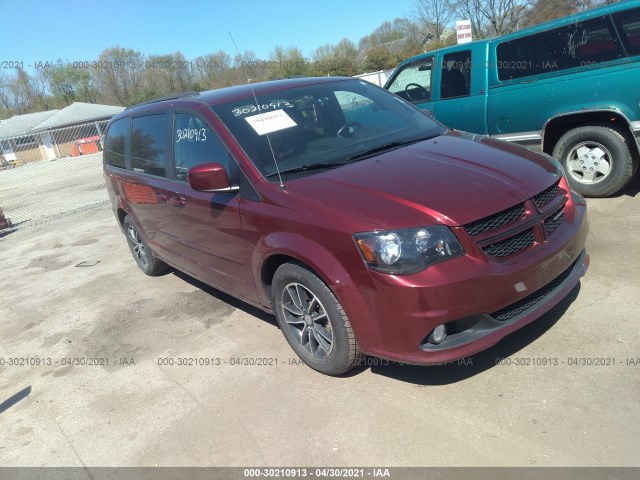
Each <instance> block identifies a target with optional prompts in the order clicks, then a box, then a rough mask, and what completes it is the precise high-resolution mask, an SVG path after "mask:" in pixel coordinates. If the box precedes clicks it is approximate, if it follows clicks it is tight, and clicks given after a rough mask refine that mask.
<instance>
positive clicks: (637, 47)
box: [613, 8, 640, 55]
mask: <svg viewBox="0 0 640 480" xmlns="http://www.w3.org/2000/svg"><path fill="white" fill-rule="evenodd" d="M613 19H614V21H615V22H616V27H617V28H618V32H620V35H621V36H622V41H623V42H624V47H625V48H626V49H627V52H628V53H629V55H640V8H636V9H634V10H629V11H628V12H620V13H617V14H616V15H615V16H614V17H613Z"/></svg>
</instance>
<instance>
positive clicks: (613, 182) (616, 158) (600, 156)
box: [553, 126, 634, 197]
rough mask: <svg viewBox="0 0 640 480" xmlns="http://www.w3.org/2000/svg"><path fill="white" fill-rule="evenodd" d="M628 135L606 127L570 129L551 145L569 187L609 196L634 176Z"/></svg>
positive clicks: (578, 190) (589, 194) (583, 191)
mask: <svg viewBox="0 0 640 480" xmlns="http://www.w3.org/2000/svg"><path fill="white" fill-rule="evenodd" d="M628 142H629V141H628V139H627V138H626V137H625V136H624V135H623V134H622V133H620V132H619V131H617V130H614V129H613V128H609V127H602V126H588V127H579V128H574V129H573V130H569V131H568V132H567V133H565V134H564V135H563V136H562V137H560V140H558V143H557V144H556V146H555V147H554V149H553V156H554V157H556V158H557V159H558V160H559V161H560V163H562V166H563V167H564V169H565V172H566V173H567V180H568V181H569V185H570V186H571V188H572V189H574V190H576V191H577V192H579V193H581V194H582V195H584V196H585V197H608V196H610V195H613V194H614V193H616V192H618V191H620V190H621V189H622V188H624V187H625V185H627V183H629V181H630V180H631V178H632V177H633V171H634V161H633V158H632V156H631V150H630V148H629V143H628Z"/></svg>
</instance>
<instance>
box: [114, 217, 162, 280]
mask: <svg viewBox="0 0 640 480" xmlns="http://www.w3.org/2000/svg"><path fill="white" fill-rule="evenodd" d="M122 223H123V226H124V234H125V236H126V237H127V244H128V245H129V250H131V255H133V258H134V260H135V261H136V263H137V264H138V267H140V270H142V271H143V272H144V273H146V274H147V275H149V276H151V277H155V276H158V275H162V274H163V273H166V272H167V271H168V270H169V266H168V265H167V264H166V263H164V262H163V261H162V260H158V259H157V258H156V256H155V254H154V253H153V251H152V250H151V249H150V248H149V245H147V242H146V241H145V240H144V237H143V236H142V234H141V233H140V230H139V229H138V227H137V226H136V225H135V224H134V223H133V222H132V221H131V218H129V216H128V215H127V216H125V217H124V221H123V222H122Z"/></svg>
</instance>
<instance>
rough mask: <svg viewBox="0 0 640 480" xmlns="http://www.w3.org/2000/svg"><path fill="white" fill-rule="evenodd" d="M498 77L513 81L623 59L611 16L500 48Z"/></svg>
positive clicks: (502, 44) (499, 46) (530, 37)
mask: <svg viewBox="0 0 640 480" xmlns="http://www.w3.org/2000/svg"><path fill="white" fill-rule="evenodd" d="M497 55H498V78H499V79H500V80H510V79H514V78H523V77H528V76H531V75H538V74H541V73H549V72H554V71H558V70H566V69H568V68H574V67H584V66H589V65H595V64H598V63H600V62H604V61H609V60H615V59H618V58H620V57H622V50H621V48H620V45H619V42H618V39H617V37H616V36H615V34H614V33H613V32H612V25H611V23H610V21H609V19H608V17H600V18H596V19H593V20H589V21H586V22H579V23H574V24H572V25H567V26H565V27H561V28H556V29H553V30H549V31H548V32H543V33H538V34H535V35H530V36H528V37H523V38H519V39H517V40H512V41H510V42H504V43H501V44H500V45H498V49H497Z"/></svg>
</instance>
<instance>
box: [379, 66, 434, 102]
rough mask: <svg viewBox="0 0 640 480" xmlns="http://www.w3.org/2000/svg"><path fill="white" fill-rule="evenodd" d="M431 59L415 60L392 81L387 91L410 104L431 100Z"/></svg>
mask: <svg viewBox="0 0 640 480" xmlns="http://www.w3.org/2000/svg"><path fill="white" fill-rule="evenodd" d="M432 68H433V57H428V58H423V59H420V60H416V61H415V62H412V63H410V64H409V65H407V66H406V67H404V68H403V69H402V70H401V71H400V73H398V75H397V76H396V78H394V79H393V82H392V83H391V85H389V88H388V90H389V91H390V92H391V93H395V94H396V95H398V96H399V97H402V98H404V99H405V100H407V101H408V102H411V103H423V102H428V101H430V100H431V71H432Z"/></svg>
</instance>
